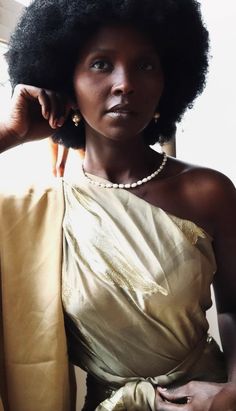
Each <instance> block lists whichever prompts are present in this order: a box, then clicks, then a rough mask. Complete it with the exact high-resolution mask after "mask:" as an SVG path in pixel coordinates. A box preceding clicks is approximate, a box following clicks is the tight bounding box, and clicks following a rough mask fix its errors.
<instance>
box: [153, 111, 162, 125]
mask: <svg viewBox="0 0 236 411" xmlns="http://www.w3.org/2000/svg"><path fill="white" fill-rule="evenodd" d="M160 117H161V115H160V113H155V114H154V116H153V119H154V121H155V124H157V122H158V120H159V118H160Z"/></svg>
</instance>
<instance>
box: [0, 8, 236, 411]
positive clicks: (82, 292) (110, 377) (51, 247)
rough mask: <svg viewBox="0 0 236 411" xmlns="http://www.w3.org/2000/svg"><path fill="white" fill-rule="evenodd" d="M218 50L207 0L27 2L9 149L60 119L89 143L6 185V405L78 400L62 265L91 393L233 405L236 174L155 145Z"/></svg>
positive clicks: (128, 400)
mask: <svg viewBox="0 0 236 411" xmlns="http://www.w3.org/2000/svg"><path fill="white" fill-rule="evenodd" d="M207 51H208V35H207V31H206V29H205V28H204V26H203V24H202V21H201V15H200V11H199V6H198V4H197V2H195V1H194V0H179V1H178V2H175V1H171V0H170V1H165V2H163V1H161V0H160V1H159V0H155V1H154V0H149V1H146V2H145V3H144V2H141V1H136V2H134V1H132V0H126V1H125V0H123V1H120V0H119V1H118V0H104V1H102V2H101V3H100V2H99V1H87V2H83V1H82V0H81V1H73V0H72V1H70V2H67V1H63V0H61V1H56V0H51V1H47V2H44V1H42V0H36V1H34V2H33V3H32V4H31V6H29V7H28V9H27V10H26V11H25V13H24V15H23V17H22V18H21V21H20V22H19V24H18V26H17V28H16V30H15V32H14V33H13V36H12V38H11V42H10V50H9V55H8V59H9V65H10V76H11V79H12V84H13V85H14V86H15V85H16V87H15V91H14V95H13V107H12V111H11V113H10V117H9V120H8V122H5V123H4V124H3V125H2V126H1V149H2V150H5V149H7V148H9V147H11V146H14V145H17V144H19V143H20V142H23V141H24V142H25V141H29V140H33V139H36V138H42V137H46V136H48V135H51V134H52V131H54V139H55V140H56V141H57V142H60V143H63V144H64V145H65V146H67V147H73V148H81V147H82V148H83V147H85V157H84V161H83V167H82V168H81V167H80V166H79V165H78V170H77V172H76V173H75V174H74V175H73V176H71V177H68V178H67V179H64V180H62V181H61V182H59V183H58V184H59V186H58V187H54V188H47V189H42V188H31V189H30V190H28V192H27V193H26V194H25V193H24V192H22V191H21V192H20V193H19V194H17V195H14V196H12V195H11V196H8V197H6V196H5V197H4V199H3V200H2V205H1V213H2V221H3V223H2V227H1V244H2V245H1V255H2V256H3V257H2V259H3V263H2V272H3V280H2V284H3V286H2V287H3V331H4V336H5V339H4V344H5V345H4V353H5V357H6V360H5V362H4V364H3V365H4V367H5V370H6V372H5V374H6V375H5V384H6V386H5V391H4V390H3V389H2V392H5V393H6V392H7V393H8V395H5V396H4V397H3V399H4V406H5V408H6V409H8V408H9V409H10V410H13V409H14V411H18V410H19V411H21V410H26V409H27V410H28V409H30V410H31V411H35V410H38V409H39V407H40V409H41V410H44V411H48V410H50V411H51V410H53V411H55V409H57V410H68V409H69V402H68V401H69V400H68V385H67V379H66V377H67V368H66V353H65V350H66V347H65V338H64V334H63V321H62V310H61V305H60V295H59V293H60V287H59V281H60V274H62V299H63V308H64V315H65V327H66V335H67V346H68V353H69V354H68V355H69V359H70V361H71V362H72V363H74V364H77V365H79V366H81V367H82V368H84V369H85V370H86V371H87V372H88V381H87V386H88V393H87V397H86V401H85V406H84V410H89V411H91V410H94V409H96V410H118V409H119V410H159V411H160V410H161V411H166V410H169V411H171V410H173V411H174V410H187V411H190V410H191V411H197V410H201V411H208V410H211V411H218V410H220V411H229V410H234V409H236V390H235V388H236V348H235V347H236V317H235V313H236V304H235V291H236V290H235V281H234V275H235V270H236V263H235V258H234V253H235V244H236V236H235V230H236V227H235V225H236V224H235V217H234V212H235V205H236V193H235V188H234V187H233V184H232V183H231V182H230V181H229V179H228V178H227V177H225V176H224V175H222V174H220V173H219V172H217V171H214V170H210V169H205V168H201V167H197V166H193V165H190V164H186V163H183V162H181V161H178V160H175V159H173V158H171V157H169V158H168V159H167V158H166V156H165V154H159V153H157V152H156V151H154V150H152V149H151V148H150V145H151V144H153V143H155V142H156V141H158V140H160V139H161V138H162V139H163V136H165V138H166V140H168V137H170V136H171V134H172V132H173V130H174V127H175V123H176V122H177V121H179V120H180V119H181V116H182V114H183V113H184V111H185V110H186V108H187V107H190V106H191V105H192V102H193V100H194V98H195V97H196V96H197V95H198V94H199V93H200V92H201V91H202V89H203V86H204V84H205V75H206V71H207ZM19 83H20V85H19ZM61 225H62V227H63V229H62V230H61ZM61 231H62V233H61ZM61 235H62V241H63V256H61V254H60V244H61V243H60V241H61ZM32 244H33V246H32ZM61 257H62V270H61ZM16 273H17V275H16ZM211 283H213V284H214V288H215V293H216V300H217V309H218V318H219V326H220V333H221V338H222V344H223V350H224V355H223V353H221V351H220V349H219V347H218V346H217V344H216V343H215V342H214V340H213V339H212V338H211V337H209V336H208V333H207V331H208V324H207V321H206V317H205V313H206V310H207V309H208V308H209V307H210V306H211V297H210V285H211ZM12 290H14V291H12ZM6 296H8V298H6ZM9 296H10V297H11V298H10V299H9ZM19 296H20V297H19ZM9 301H10V302H9ZM13 303H14V304H13ZM26 303H27V304H26ZM13 305H14V307H13ZM22 305H23V307H22ZM35 307H37V308H35ZM9 312H10V314H9ZM19 312H20V314H19ZM35 313H36V314H35ZM13 318H14V322H13V321H12V319H13ZM15 319H16V320H15ZM22 322H23V327H22ZM17 324H18V325H19V324H20V327H22V328H17ZM16 330H18V333H17V331H16ZM14 337H15V338H17V343H16V342H15V343H13V342H12V341H13V339H14ZM36 342H37V344H36ZM25 345H26V346H27V347H26V348H25ZM45 350H48V352H47V353H46V356H45ZM27 355H28V357H29V358H28V357H27ZM42 363H44V366H42ZM46 370H47V371H46ZM43 376H44V377H43ZM40 377H41V378H40ZM45 377H46V383H45ZM22 381H23V382H22ZM26 381H27V383H26ZM55 386H56V387H58V391H56V389H55ZM19 387H20V388H19ZM62 387H64V388H62ZM3 388H4V387H3ZM27 392H28V394H27ZM11 393H14V396H13V395H12V394H11ZM13 397H14V398H13ZM16 398H17V400H16ZM36 399H37V401H36ZM24 401H25V403H24ZM27 401H28V402H27ZM36 402H37V404H36ZM19 404H20V405H19ZM29 404H30V406H29ZM72 406H73V404H72ZM7 407H8V408H7ZM37 407H38V408H37Z"/></svg>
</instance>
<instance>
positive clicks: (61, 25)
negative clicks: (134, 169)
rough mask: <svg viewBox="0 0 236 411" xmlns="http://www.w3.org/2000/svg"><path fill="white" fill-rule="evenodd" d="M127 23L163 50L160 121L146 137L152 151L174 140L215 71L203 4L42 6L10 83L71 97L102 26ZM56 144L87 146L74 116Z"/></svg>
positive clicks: (130, 0) (30, 22)
mask: <svg viewBox="0 0 236 411" xmlns="http://www.w3.org/2000/svg"><path fill="white" fill-rule="evenodd" d="M112 22H116V23H128V24H131V25H133V26H135V27H137V28H138V29H139V30H142V31H144V32H145V33H147V34H149V35H150V36H151V38H152V40H153V41H154V44H156V47H157V50H158V53H159V56H160V59H161V64H162V69H163V72H164V77H165V88H164V92H163V95H162V97H161V100H160V103H159V107H158V109H159V112H160V114H161V117H160V119H159V121H158V123H157V125H156V124H155V123H154V121H151V122H150V124H149V125H148V126H147V127H146V129H145V130H144V131H143V136H144V139H145V142H146V144H148V145H151V144H154V143H155V142H157V141H160V140H161V139H162V140H163V138H164V139H165V141H167V140H168V139H170V138H171V136H172V134H173V130H174V129H175V124H176V122H178V121H180V120H181V117H182V115H183V113H184V112H185V110H186V109H187V108H188V107H189V108H191V107H192V104H193V101H194V99H195V98H196V97H197V96H198V95H199V94H200V93H201V92H202V90H203V88H204V86H205V79H206V74H207V69H208V48H209V39H208V32H207V30H206V28H205V26H204V24H203V22H202V17H201V12H200V6H199V3H198V2H197V1H196V0H145V1H144V0H69V1H68V0H35V1H33V2H32V3H31V4H30V6H29V7H27V8H26V9H25V10H24V12H23V15H22V16H21V18H20V20H19V22H18V24H17V26H16V28H15V30H14V32H13V33H12V36H11V39H10V43H9V52H8V63H9V75H10V79H11V82H12V85H13V86H14V85H16V84H17V83H23V84H29V85H34V86H37V87H42V88H48V89H51V90H55V91H56V92H59V93H61V92H62V93H67V95H69V96H71V97H72V98H73V96H74V90H73V82H72V81H73V73H74V69H75V66H76V63H77V61H78V58H79V57H78V56H79V52H80V50H81V47H82V45H83V44H84V42H85V41H86V40H87V39H88V38H89V36H91V35H92V34H93V33H95V31H96V30H97V29H98V28H99V27H101V26H102V25H106V24H108V23H112ZM54 139H55V140H56V141H57V142H59V143H62V144H64V145H65V146H67V147H73V148H81V147H84V146H85V131H84V124H83V121H82V122H81V123H80V125H79V127H74V125H73V123H72V121H71V118H70V116H69V117H68V119H67V121H66V122H65V124H64V126H63V127H62V128H60V129H59V130H58V131H56V132H55V134H54Z"/></svg>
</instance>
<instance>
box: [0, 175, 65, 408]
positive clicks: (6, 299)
mask: <svg viewBox="0 0 236 411" xmlns="http://www.w3.org/2000/svg"><path fill="white" fill-rule="evenodd" d="M9 180H10V179H9ZM9 180H8V182H7V185H8V187H7V188H6V187H5V189H4V188H3V190H2V195H1V199H0V219H1V224H0V236H1V238H0V255H1V283H0V284H1V322H0V324H1V326H0V331H1V344H0V390H1V391H0V397H1V400H0V410H1V411H69V410H70V409H72V408H70V407H72V404H70V393H69V378H68V359H67V346H66V337H65V331H64V318H63V310H62V304H61V262H62V261H61V260H62V230H61V227H62V219H63V214H64V199H63V191H62V185H61V181H59V182H58V183H56V182H55V183H52V182H50V183H49V184H48V185H45V186H44V185H42V186H40V184H37V188H36V187H31V188H29V189H28V188H26V187H21V184H20V183H19V182H18V183H17V186H14V187H13V188H12V189H11V187H10V186H11V183H10V181H9ZM12 193H14V194H12Z"/></svg>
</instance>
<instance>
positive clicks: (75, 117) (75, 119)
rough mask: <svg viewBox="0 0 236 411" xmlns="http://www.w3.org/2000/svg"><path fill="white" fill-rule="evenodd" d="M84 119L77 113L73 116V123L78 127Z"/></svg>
mask: <svg viewBox="0 0 236 411" xmlns="http://www.w3.org/2000/svg"><path fill="white" fill-rule="evenodd" d="M81 120H82V117H81V115H80V113H79V112H78V111H77V112H75V113H74V114H73V115H72V121H73V123H74V125H75V127H78V125H79V123H80V122H81Z"/></svg>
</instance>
